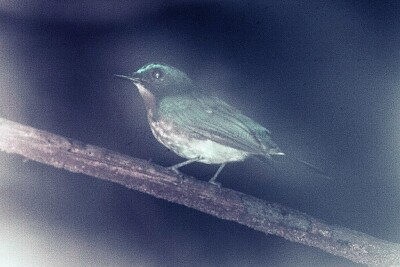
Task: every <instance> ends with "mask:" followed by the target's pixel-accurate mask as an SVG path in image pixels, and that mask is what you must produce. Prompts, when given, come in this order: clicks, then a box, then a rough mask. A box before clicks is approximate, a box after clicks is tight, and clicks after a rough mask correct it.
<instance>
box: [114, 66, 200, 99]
mask: <svg viewBox="0 0 400 267" xmlns="http://www.w3.org/2000/svg"><path fill="white" fill-rule="evenodd" d="M116 76H118V77H121V78H125V79H129V80H131V81H132V82H133V83H134V84H135V86H136V87H137V88H138V89H139V92H140V94H141V95H142V97H143V98H145V97H148V96H149V95H152V96H154V97H155V98H156V99H158V98H162V97H165V96H171V95H176V94H184V93H187V92H189V91H190V90H192V89H193V83H192V80H191V79H190V78H189V77H188V76H187V75H186V74H185V73H183V72H182V71H180V70H178V69H176V68H174V67H171V66H168V65H166V64H160V63H150V64H147V65H144V66H143V67H141V68H140V69H139V70H137V71H136V72H134V73H133V74H132V76H130V77H128V76H123V75H116Z"/></svg>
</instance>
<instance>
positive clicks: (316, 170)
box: [286, 155, 333, 180]
mask: <svg viewBox="0 0 400 267" xmlns="http://www.w3.org/2000/svg"><path fill="white" fill-rule="evenodd" d="M286 156H287V155H286ZM289 158H290V159H293V160H295V161H297V162H299V163H301V164H303V165H304V166H306V167H308V168H309V169H311V170H313V171H314V172H316V173H318V174H320V175H321V176H322V177H324V178H326V179H328V180H332V179H333V178H332V177H330V176H328V175H327V174H326V173H325V172H324V171H323V170H322V169H320V168H318V167H316V166H314V165H312V164H311V163H308V162H307V161H304V160H301V159H298V158H296V157H289Z"/></svg>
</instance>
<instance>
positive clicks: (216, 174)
mask: <svg viewBox="0 0 400 267" xmlns="http://www.w3.org/2000/svg"><path fill="white" fill-rule="evenodd" d="M225 165H226V163H223V164H221V165H220V166H219V168H218V170H217V172H216V173H215V174H214V176H213V177H211V179H210V181H208V182H209V183H211V184H214V185H216V186H221V184H220V183H218V182H216V181H215V180H216V179H217V177H218V175H219V173H220V172H221V171H222V169H223V168H224V167H225Z"/></svg>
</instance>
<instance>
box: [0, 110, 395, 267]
mask: <svg viewBox="0 0 400 267" xmlns="http://www.w3.org/2000/svg"><path fill="white" fill-rule="evenodd" d="M0 150H2V151H5V152H7V153H14V154H19V155H21V156H23V157H25V158H28V159H31V160H34V161H38V162H41V163H44V164H47V165H51V166H54V167H57V168H62V169H65V170H69V171H71V172H75V173H83V174H86V175H89V176H93V177H96V178H100V179H103V180H107V181H111V182H114V183H118V184H121V185H123V186H125V187H127V188H130V189H135V190H138V191H140V192H143V193H147V194H150V195H152V196H155V197H157V198H161V199H165V200H168V201H171V202H174V203H178V204H182V205H185V206H187V207H190V208H193V209H196V210H199V211H202V212H204V213H207V214H210V215H213V216H216V217H218V218H221V219H225V220H230V221H235V222H238V223H240V224H243V225H246V226H248V227H250V228H253V229H255V230H258V231H261V232H264V233H267V234H273V235H277V236H280V237H283V238H285V239H287V240H290V241H293V242H297V243H301V244H304V245H307V246H312V247H317V248H319V249H322V250H324V251H326V252H328V253H331V254H334V255H337V256H340V257H343V258H346V259H349V260H351V261H354V262H357V263H364V264H368V265H376V266H400V245H399V244H395V243H390V242H387V241H384V240H379V239H377V238H374V237H372V236H368V235H366V234H363V233H360V232H356V231H353V230H350V229H346V228H343V227H339V226H332V225H328V224H326V223H325V222H323V221H320V220H318V219H316V218H313V217H311V216H309V215H307V214H305V213H302V212H299V211H296V210H293V209H290V208H288V207H285V206H282V205H279V204H276V203H270V202H267V201H264V200H261V199H257V198H255V197H252V196H249V195H245V194H243V193H240V192H237V191H234V190H231V189H226V188H221V189H220V188H218V187H216V186H214V185H212V184H210V183H207V182H203V181H199V180H196V179H194V178H192V177H188V176H179V175H176V174H174V173H172V172H171V171H169V170H168V169H166V168H163V167H161V166H157V165H154V164H151V163H149V162H147V161H144V160H140V159H135V158H132V157H129V156H126V155H122V154H119V153H116V152H113V151H111V150H108V149H104V148H100V147H96V146H92V145H88V144H84V143H82V142H79V141H75V140H72V139H69V138H65V137H62V136H59V135H55V134H52V133H49V132H46V131H42V130H38V129H35V128H32V127H29V126H24V125H22V124H18V123H15V122H12V121H9V120H6V119H2V118H0Z"/></svg>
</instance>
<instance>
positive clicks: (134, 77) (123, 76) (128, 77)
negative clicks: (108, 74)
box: [114, 72, 141, 83]
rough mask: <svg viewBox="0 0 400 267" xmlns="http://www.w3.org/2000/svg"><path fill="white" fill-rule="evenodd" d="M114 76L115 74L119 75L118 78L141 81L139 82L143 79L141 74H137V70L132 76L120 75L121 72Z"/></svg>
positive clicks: (135, 81)
mask: <svg viewBox="0 0 400 267" xmlns="http://www.w3.org/2000/svg"><path fill="white" fill-rule="evenodd" d="M114 76H115V77H118V78H122V79H125V80H130V81H132V82H133V83H139V82H140V81H141V79H140V77H139V74H137V73H136V72H135V73H134V74H133V75H132V77H130V76H125V75H119V74H114Z"/></svg>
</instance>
